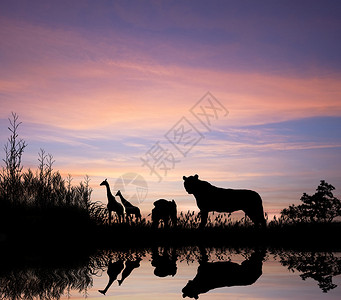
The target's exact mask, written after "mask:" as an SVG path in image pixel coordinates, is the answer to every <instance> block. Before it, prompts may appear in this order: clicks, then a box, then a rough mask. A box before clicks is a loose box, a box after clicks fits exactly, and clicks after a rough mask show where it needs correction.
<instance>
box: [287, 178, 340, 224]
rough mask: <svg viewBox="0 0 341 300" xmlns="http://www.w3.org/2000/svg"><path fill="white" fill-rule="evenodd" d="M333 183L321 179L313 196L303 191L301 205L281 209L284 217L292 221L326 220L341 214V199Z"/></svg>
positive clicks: (328, 220) (329, 220) (327, 221)
mask: <svg viewBox="0 0 341 300" xmlns="http://www.w3.org/2000/svg"><path fill="white" fill-rule="evenodd" d="M333 190H335V187H333V186H332V185H331V184H329V183H327V182H326V181H324V180H321V182H320V185H319V186H318V187H317V189H316V193H315V194H314V195H312V196H310V195H308V194H306V193H303V196H302V197H301V201H302V202H303V203H302V204H300V205H297V206H296V205H294V204H293V205H290V206H289V208H285V209H283V210H282V211H281V215H282V217H283V218H284V219H288V220H289V221H292V222H326V223H329V222H331V221H333V219H334V218H336V217H338V216H341V201H340V200H339V199H337V198H336V197H334V195H333V192H332V191H333Z"/></svg>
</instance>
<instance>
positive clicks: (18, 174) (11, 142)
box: [0, 112, 27, 204]
mask: <svg viewBox="0 0 341 300" xmlns="http://www.w3.org/2000/svg"><path fill="white" fill-rule="evenodd" d="M18 119H19V116H18V115H17V114H16V113H13V112H12V119H10V118H9V119H8V120H9V123H10V126H9V127H8V130H9V131H10V133H11V134H10V136H9V138H8V141H7V144H6V145H5V147H4V150H5V155H6V156H5V159H3V162H4V163H5V167H3V168H2V171H1V173H0V190H1V193H2V194H3V197H4V199H5V200H7V201H9V202H11V203H12V204H17V203H18V202H19V199H20V197H18V195H20V194H21V192H22V186H21V178H22V168H23V167H22V165H21V159H22V154H23V152H24V149H25V148H26V146H27V144H26V142H25V141H24V140H22V139H20V138H19V135H18V128H19V126H20V124H21V122H18Z"/></svg>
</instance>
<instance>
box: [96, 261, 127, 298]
mask: <svg viewBox="0 0 341 300" xmlns="http://www.w3.org/2000/svg"><path fill="white" fill-rule="evenodd" d="M123 268H124V263H123V260H122V259H119V260H118V261H115V262H112V261H109V264H108V271H107V273H108V276H109V282H108V284H107V286H106V287H105V288H104V290H98V291H99V292H100V293H102V294H103V295H105V293H106V292H107V291H108V289H109V288H110V286H111V285H112V284H113V283H114V281H115V280H116V279H117V276H118V275H119V274H120V273H121V271H122V270H123Z"/></svg>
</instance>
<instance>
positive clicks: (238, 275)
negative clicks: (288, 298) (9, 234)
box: [0, 247, 341, 300]
mask: <svg viewBox="0 0 341 300" xmlns="http://www.w3.org/2000/svg"><path fill="white" fill-rule="evenodd" d="M266 253H268V255H271V257H273V258H274V259H275V260H277V261H279V262H280V263H281V265H282V266H284V267H286V268H288V269H289V270H291V271H295V272H296V271H297V272H299V274H300V276H301V278H302V279H303V280H305V279H307V278H312V279H314V280H316V281H317V282H318V286H319V288H320V289H321V290H322V291H323V292H325V293H327V292H328V291H330V290H333V289H335V288H336V284H335V283H333V277H334V276H337V275H340V274H341V258H340V257H339V256H338V255H336V254H335V253H332V252H297V251H285V250H281V251H278V250H276V251H266V250H264V249H230V248H222V247H221V248H203V247H201V248H199V247H182V248H174V247H153V248H150V249H124V250H120V251H117V250H103V251H97V252H96V253H92V254H91V253H88V254H86V255H81V253H77V254H76V255H74V256H72V257H65V258H64V257H63V258H61V259H58V261H56V259H55V256H51V257H48V256H47V257H46V258H45V259H43V260H36V259H32V258H29V259H27V257H26V259H25V258H24V257H16V256H15V257H12V256H10V254H6V255H2V256H1V257H0V299H14V300H16V299H42V300H43V299H44V300H45V299H46V300H47V299H60V298H61V297H62V296H70V294H71V291H77V292H79V293H81V294H83V296H84V297H86V296H87V293H88V291H89V290H90V289H91V288H92V287H93V285H94V278H95V277H100V278H103V279H104V281H101V286H94V287H93V288H94V289H93V291H94V292H95V293H96V294H98V293H102V294H106V293H108V291H109V290H111V289H113V288H115V289H122V287H121V286H127V287H128V286H130V287H131V285H128V284H127V285H125V284H124V283H125V282H126V281H129V283H130V284H134V283H135V284H136V285H138V284H139V283H138V281H137V280H138V279H137V278H136V277H134V276H132V275H134V274H135V273H138V272H140V270H141V269H140V270H138V268H140V267H141V262H142V261H143V267H144V268H142V269H143V270H144V271H143V272H146V270H148V272H150V274H151V276H157V277H163V278H165V277H168V279H167V280H170V281H171V280H173V277H177V279H176V280H177V281H178V282H179V284H180V287H179V289H178V293H179V295H181V293H182V296H183V297H189V298H195V299H198V298H199V296H200V295H202V294H204V293H207V292H209V291H212V290H214V289H216V288H219V287H233V286H251V285H253V284H254V283H255V282H257V281H258V280H259V278H260V277H261V276H262V272H263V264H264V262H266V260H267V255H266ZM269 253H270V254H269ZM196 264H198V268H197V269H196V270H195V269H192V268H190V270H192V271H191V272H192V273H188V276H187V277H186V278H185V279H184V278H183V277H182V276H183V272H182V273H181V270H182V268H185V267H186V266H193V267H195V268H196ZM147 265H148V266H149V267H147ZM178 273H180V274H178ZM140 274H141V273H140ZM144 278H150V276H149V277H148V276H147V277H144ZM181 280H182V282H181ZM163 282H165V281H163ZM123 289H124V287H123ZM134 292H135V293H136V291H134Z"/></svg>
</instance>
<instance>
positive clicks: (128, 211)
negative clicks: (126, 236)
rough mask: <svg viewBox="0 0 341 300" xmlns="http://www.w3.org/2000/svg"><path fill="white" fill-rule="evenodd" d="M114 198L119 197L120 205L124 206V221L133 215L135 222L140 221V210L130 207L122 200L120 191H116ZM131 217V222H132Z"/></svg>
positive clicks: (127, 202)
mask: <svg viewBox="0 0 341 300" xmlns="http://www.w3.org/2000/svg"><path fill="white" fill-rule="evenodd" d="M116 196H119V197H120V199H121V202H122V204H123V205H124V208H125V210H126V215H127V216H126V219H127V221H129V217H130V216H131V215H135V219H136V221H137V220H138V219H139V220H140V221H141V212H140V209H139V208H138V207H137V206H134V205H132V204H131V203H130V202H129V201H128V200H126V199H124V197H123V196H122V193H121V191H120V190H118V191H117V193H116ZM132 218H133V217H132V216H131V220H132Z"/></svg>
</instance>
